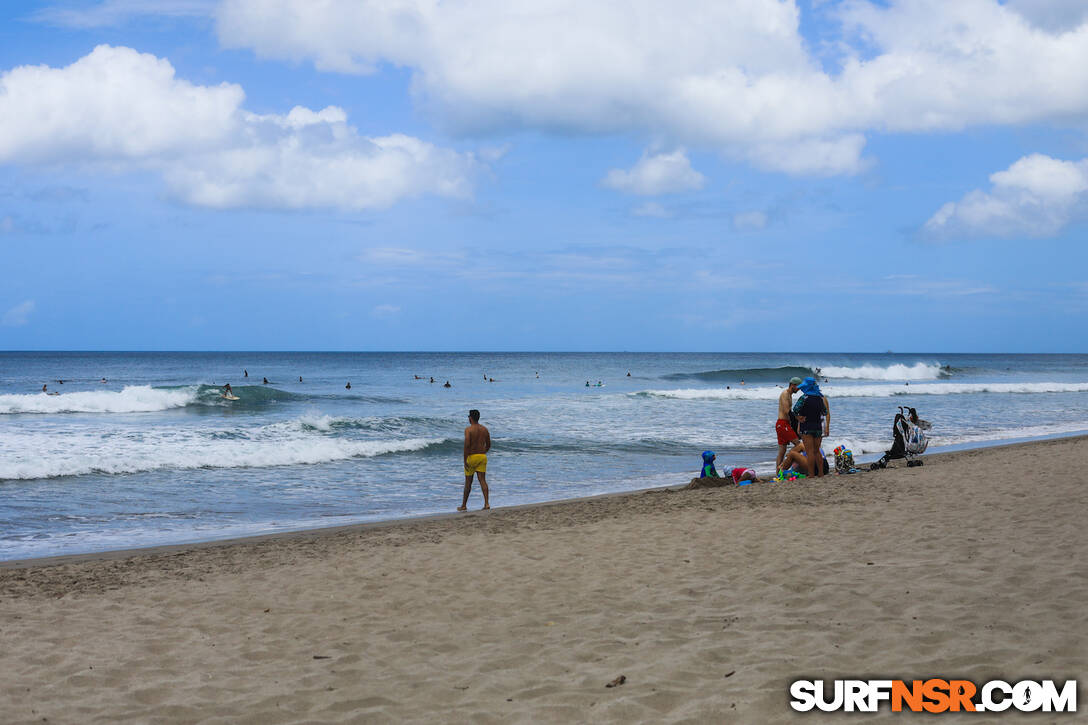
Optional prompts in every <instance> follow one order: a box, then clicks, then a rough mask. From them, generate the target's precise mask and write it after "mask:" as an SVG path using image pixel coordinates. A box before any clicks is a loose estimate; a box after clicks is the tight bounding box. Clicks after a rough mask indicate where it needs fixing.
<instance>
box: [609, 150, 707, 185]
mask: <svg viewBox="0 0 1088 725" xmlns="http://www.w3.org/2000/svg"><path fill="white" fill-rule="evenodd" d="M705 183H706V177H704V176H703V175H702V174H700V173H699V172H698V171H696V170H695V169H693V168H691V162H690V161H689V160H688V157H687V154H686V153H685V151H684V149H677V150H676V151H673V152H672V153H662V154H656V155H654V156H649V155H647V154H643V155H642V158H641V159H639V161H638V163H637V164H635V165H634V166H633V167H632V168H631V170H630V171H624V170H623V169H612V170H611V171H609V172H608V174H607V175H606V176H605V177H604V179H602V180H601V184H602V185H604V186H606V187H608V188H610V189H615V190H616V191H623V192H626V193H628V194H639V195H641V196H658V195H660V194H675V193H677V192H681V191H692V190H695V189H701V188H703V184H705Z"/></svg>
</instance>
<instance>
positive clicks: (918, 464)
mask: <svg viewBox="0 0 1088 725" xmlns="http://www.w3.org/2000/svg"><path fill="white" fill-rule="evenodd" d="M914 465H916V466H924V465H926V462H925V461H915V462H914Z"/></svg>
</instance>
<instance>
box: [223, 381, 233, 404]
mask: <svg viewBox="0 0 1088 725" xmlns="http://www.w3.org/2000/svg"><path fill="white" fill-rule="evenodd" d="M223 397H224V398H226V399H227V400H230V399H231V398H233V397H234V391H233V390H231V389H230V383H227V384H226V385H224V386H223Z"/></svg>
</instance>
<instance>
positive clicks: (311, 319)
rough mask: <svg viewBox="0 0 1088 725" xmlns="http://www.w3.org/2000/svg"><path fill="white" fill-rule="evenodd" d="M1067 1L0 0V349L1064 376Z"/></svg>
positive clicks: (1078, 293) (1074, 348) (1073, 116)
mask: <svg viewBox="0 0 1088 725" xmlns="http://www.w3.org/2000/svg"><path fill="white" fill-rule="evenodd" d="M1086 212H1088V4H1085V3H1083V2H1081V1H1080V0H1007V1H1006V2H1003V3H1001V2H997V0H963V1H962V2H957V3H947V2H938V0H913V1H909V2H908V1H899V0H887V1H883V2H866V1H865V0H857V1H855V2H832V1H830V0H823V1H818V0H807V1H799V2H789V1H783V0H738V2H735V3H720V2H694V1H691V0H683V1H679V2H675V3H656V2H650V1H649V0H645V1H641V0H630V1H627V2H612V1H611V0H600V2H596V3H578V2H570V1H567V0H536V1H535V2H533V3H526V4H524V5H515V4H511V3H508V2H499V1H498V0H466V2H463V3H437V2H434V0H404V2H401V3H399V4H396V5H394V4H390V3H377V2H365V1H359V2H356V1H355V0H351V1H349V0H325V1H324V2H321V3H315V2H309V1H308V0H275V1H271V0H267V1H264V2H258V1H257V0H221V1H220V0H156V1H155V2H151V1H150V0H95V1H74V0H73V1H71V2H68V1H65V2H60V1H59V0H58V1H57V2H41V3H5V4H3V5H2V6H0V251H2V253H3V259H4V264H3V265H0V280H2V284H0V349H166V350H186V349H198V350H200V349H213V350H214V349H247V350H249V349H257V350H292V349H318V350H693V351H716V350H721V351H746V350H762V351H774V350H786V351H788V350H813V351H818V350H857V351H884V350H887V349H893V350H896V351H982V352H987V351H1013V352H1085V351H1086V347H1085V342H1084V341H1085V340H1086V339H1088V322H1086V320H1088V315H1086V314H1085V313H1086V312H1088V275H1086V274H1085V272H1084V270H1085V264H1086V262H1088V251H1086V249H1085V245H1084V243H1083V241H1084V238H1085V231H1086V225H1085V221H1086V218H1088V214H1086Z"/></svg>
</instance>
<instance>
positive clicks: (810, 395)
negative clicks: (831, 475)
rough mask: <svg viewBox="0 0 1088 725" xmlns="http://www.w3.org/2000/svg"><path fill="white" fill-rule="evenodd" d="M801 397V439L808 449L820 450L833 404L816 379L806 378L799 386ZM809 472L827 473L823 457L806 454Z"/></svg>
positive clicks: (799, 408) (799, 403)
mask: <svg viewBox="0 0 1088 725" xmlns="http://www.w3.org/2000/svg"><path fill="white" fill-rule="evenodd" d="M799 387H800V390H801V393H802V395H801V399H800V400H798V401H797V407H796V412H797V420H798V421H800V426H799V428H800V431H799V432H800V434H801V440H802V441H803V442H804V444H805V450H806V451H818V450H820V443H821V442H823V439H824V437H825V436H826V435H828V432H829V430H830V426H831V406H830V405H828V402H827V397H826V396H825V395H824V394H823V393H822V392H820V386H819V385H818V384H817V383H816V379H815V378H812V377H808V378H805V379H804V380H802V381H801V385H800V386H799ZM805 461H806V463H808V472H809V475H810V476H822V475H824V474H825V473H827V471H826V470H824V466H823V457H822V456H818V455H814V456H806V457H805Z"/></svg>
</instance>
